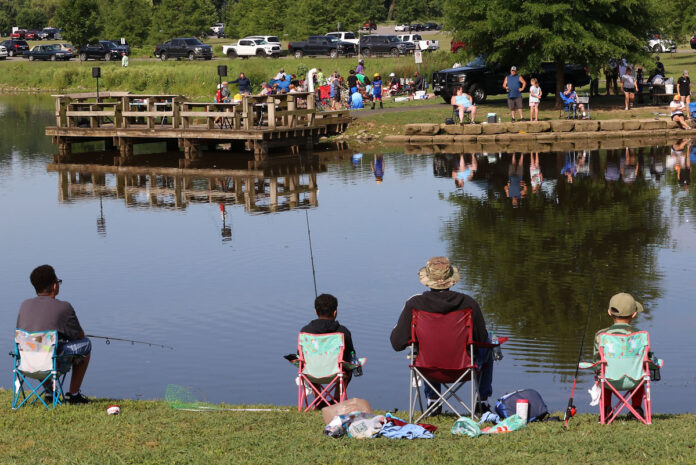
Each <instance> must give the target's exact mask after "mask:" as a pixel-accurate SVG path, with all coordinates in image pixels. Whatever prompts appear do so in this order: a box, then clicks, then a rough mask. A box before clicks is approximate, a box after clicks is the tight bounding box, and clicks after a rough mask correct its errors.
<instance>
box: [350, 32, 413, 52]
mask: <svg viewBox="0 0 696 465" xmlns="http://www.w3.org/2000/svg"><path fill="white" fill-rule="evenodd" d="M415 48H416V46H415V45H413V43H412V42H402V41H400V40H399V38H398V37H396V36H393V35H376V34H373V35H369V36H362V37H361V38H360V53H362V54H363V55H364V56H368V57H369V56H377V55H391V56H393V57H398V56H399V55H403V54H407V53H413V51H414V50H415Z"/></svg>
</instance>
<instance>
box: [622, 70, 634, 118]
mask: <svg viewBox="0 0 696 465" xmlns="http://www.w3.org/2000/svg"><path fill="white" fill-rule="evenodd" d="M631 73H632V71H631V68H630V67H627V68H626V74H624V75H623V76H621V92H623V93H624V103H625V105H624V106H625V107H626V108H625V110H626V111H628V110H630V109H631V108H633V99H634V98H635V96H636V80H635V78H634V77H633V75H632V74H631Z"/></svg>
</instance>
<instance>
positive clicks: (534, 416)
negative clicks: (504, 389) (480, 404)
mask: <svg viewBox="0 0 696 465" xmlns="http://www.w3.org/2000/svg"><path fill="white" fill-rule="evenodd" d="M520 399H526V400H528V401H529V414H528V418H529V421H539V420H543V419H544V417H546V416H547V415H548V414H549V409H548V407H546V404H545V403H544V399H542V398H541V394H539V393H538V392H537V391H535V390H534V389H520V390H518V391H515V392H510V393H508V394H505V395H504V396H503V397H501V398H500V399H498V401H497V402H496V403H495V411H496V412H497V413H498V415H500V418H508V417H511V416H512V415H514V414H515V413H517V401H518V400H520Z"/></svg>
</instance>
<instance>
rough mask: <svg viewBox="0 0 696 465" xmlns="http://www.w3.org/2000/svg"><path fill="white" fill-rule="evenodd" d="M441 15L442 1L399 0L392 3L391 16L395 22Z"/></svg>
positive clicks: (408, 21)
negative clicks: (392, 11)
mask: <svg viewBox="0 0 696 465" xmlns="http://www.w3.org/2000/svg"><path fill="white" fill-rule="evenodd" d="M441 15H442V2H440V1H436V0H429V1H428V0H399V1H398V2H397V3H396V4H395V5H394V14H393V17H394V19H395V20H396V22H397V23H407V24H408V23H411V22H413V21H416V20H423V19H432V18H437V17H439V16H441Z"/></svg>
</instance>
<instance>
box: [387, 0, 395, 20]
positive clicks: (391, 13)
mask: <svg viewBox="0 0 696 465" xmlns="http://www.w3.org/2000/svg"><path fill="white" fill-rule="evenodd" d="M395 6H396V0H391V3H390V4H389V11H388V12H387V18H388V19H389V20H392V19H394V7H395Z"/></svg>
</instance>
